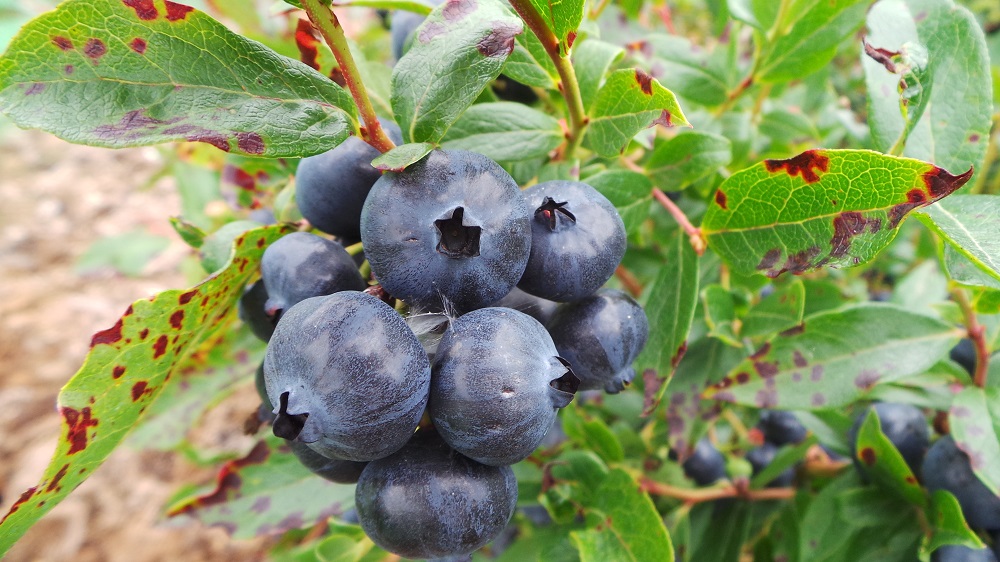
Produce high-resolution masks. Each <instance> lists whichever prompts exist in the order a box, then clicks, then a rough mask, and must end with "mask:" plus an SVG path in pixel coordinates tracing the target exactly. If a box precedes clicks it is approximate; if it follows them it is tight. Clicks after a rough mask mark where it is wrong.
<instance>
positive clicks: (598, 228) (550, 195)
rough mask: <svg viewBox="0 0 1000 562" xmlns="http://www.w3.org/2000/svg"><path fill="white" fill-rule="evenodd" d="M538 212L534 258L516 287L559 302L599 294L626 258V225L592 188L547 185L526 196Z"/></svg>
mask: <svg viewBox="0 0 1000 562" xmlns="http://www.w3.org/2000/svg"><path fill="white" fill-rule="evenodd" d="M524 196H525V198H526V199H527V200H528V204H529V206H530V207H531V209H532V212H533V213H534V215H533V217H532V221H531V255H530V257H529V258H528V265H527V267H525V269H524V275H522V276H521V280H520V281H519V282H518V284H517V286H518V288H520V289H523V290H524V291H526V292H528V293H531V294H532V295H535V296H539V297H542V298H545V299H549V300H554V301H560V302H564V301H575V300H579V299H582V298H584V297H586V296H589V295H591V294H592V293H593V292H594V291H596V290H597V289H600V288H601V286H602V285H604V283H606V282H607V281H608V279H610V278H611V276H612V275H614V273H615V268H617V267H618V264H619V263H621V260H622V256H624V255H625V247H626V245H627V244H626V239H625V223H623V222H622V218H621V217H620V216H619V215H618V211H617V210H615V207H614V205H612V204H611V202H610V201H608V199H607V198H606V197H604V196H603V195H601V194H600V193H599V192H598V191H597V190H596V189H594V188H593V187H591V186H589V185H587V184H585V183H581V182H576V181H564V180H556V181H547V182H543V183H539V184H537V185H534V186H532V187H530V188H528V189H526V190H525V191H524Z"/></svg>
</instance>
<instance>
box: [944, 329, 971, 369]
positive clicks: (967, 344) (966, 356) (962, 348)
mask: <svg viewBox="0 0 1000 562" xmlns="http://www.w3.org/2000/svg"><path fill="white" fill-rule="evenodd" d="M948 356H949V357H951V360H952V361H954V362H956V363H958V364H959V365H961V366H962V367H963V368H964V369H965V370H966V371H968V373H969V374H970V375H971V374H973V373H975V372H976V345H975V344H974V343H972V340H970V339H969V338H962V339H960V340H958V343H957V344H955V347H953V348H951V351H950V352H949V353H948Z"/></svg>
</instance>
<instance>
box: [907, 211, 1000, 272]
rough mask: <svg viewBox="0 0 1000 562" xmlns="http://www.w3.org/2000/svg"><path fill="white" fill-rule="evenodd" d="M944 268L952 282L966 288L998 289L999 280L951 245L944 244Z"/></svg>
mask: <svg viewBox="0 0 1000 562" xmlns="http://www.w3.org/2000/svg"><path fill="white" fill-rule="evenodd" d="M918 216H919V215H918ZM943 250H944V256H943V260H944V268H945V270H946V271H947V272H948V277H949V278H951V279H952V280H953V281H956V282H958V283H961V284H962V285H965V286H968V287H977V288H989V289H1000V280H998V279H997V278H996V277H993V276H992V275H990V274H988V273H986V272H985V271H983V269H982V268H980V267H979V266H978V265H977V264H976V263H975V262H973V261H972V260H970V259H969V258H967V257H965V255H963V254H962V253H961V252H959V251H958V250H957V249H955V246H952V245H951V244H944V248H943Z"/></svg>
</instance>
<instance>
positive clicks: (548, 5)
mask: <svg viewBox="0 0 1000 562" xmlns="http://www.w3.org/2000/svg"><path fill="white" fill-rule="evenodd" d="M529 1H530V2H531V4H532V5H533V6H534V7H535V10H537V11H538V13H539V14H541V16H542V19H543V20H544V21H545V24H546V25H547V26H548V28H549V29H551V30H552V32H553V33H554V34H555V36H556V39H557V40H558V41H559V46H560V49H561V50H562V52H563V53H568V52H569V48H570V47H572V46H573V42H574V39H575V38H576V30H577V28H578V27H580V23H581V22H582V21H583V9H584V5H585V4H586V2H584V1H583V0H556V1H554V2H553V1H550V0H529Z"/></svg>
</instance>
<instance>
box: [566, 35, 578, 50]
mask: <svg viewBox="0 0 1000 562" xmlns="http://www.w3.org/2000/svg"><path fill="white" fill-rule="evenodd" d="M573 43H576V32H575V31H570V32H569V33H567V34H566V48H567V49H572V48H573Z"/></svg>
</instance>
